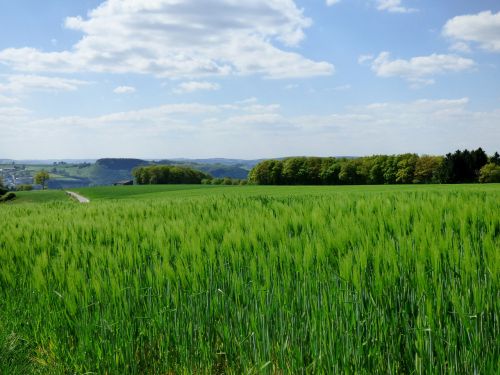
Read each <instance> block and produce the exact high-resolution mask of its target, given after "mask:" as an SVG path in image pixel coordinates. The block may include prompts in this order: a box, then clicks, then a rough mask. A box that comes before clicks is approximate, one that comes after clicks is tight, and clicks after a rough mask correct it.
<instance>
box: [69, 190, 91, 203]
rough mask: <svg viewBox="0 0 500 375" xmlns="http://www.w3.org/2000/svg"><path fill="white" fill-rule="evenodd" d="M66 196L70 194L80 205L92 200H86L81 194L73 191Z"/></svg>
mask: <svg viewBox="0 0 500 375" xmlns="http://www.w3.org/2000/svg"><path fill="white" fill-rule="evenodd" d="M66 194H68V195H69V196H70V197H72V198H75V199H76V200H77V201H78V202H80V203H90V200H89V199H88V198H85V197H84V196H81V195H80V194H77V193H75V192H73V191H67V192H66Z"/></svg>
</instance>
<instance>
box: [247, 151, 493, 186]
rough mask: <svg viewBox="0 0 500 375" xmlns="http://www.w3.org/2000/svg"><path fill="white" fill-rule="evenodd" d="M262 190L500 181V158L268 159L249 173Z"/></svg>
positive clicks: (470, 154) (460, 154) (467, 154)
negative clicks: (272, 186) (279, 187)
mask: <svg viewBox="0 0 500 375" xmlns="http://www.w3.org/2000/svg"><path fill="white" fill-rule="evenodd" d="M249 182H250V183H253V184H258V185H366V184H373V185H377V184H430V183H436V184H439V183H446V184H448V183H449V184H455V183H473V182H500V155H499V154H498V152H496V153H495V154H494V155H493V156H491V157H488V155H487V154H486V153H485V152H484V151H483V150H482V149H481V148H478V149H477V150H472V151H469V150H464V151H461V150H457V151H455V152H454V153H449V154H447V155H445V156H428V155H425V156H419V155H417V154H401V155H374V156H368V157H360V158H333V157H328V158H319V157H291V158H286V159H280V160H265V161H262V162H260V163H259V164H257V165H256V166H255V167H254V168H253V169H252V170H251V171H250V174H249Z"/></svg>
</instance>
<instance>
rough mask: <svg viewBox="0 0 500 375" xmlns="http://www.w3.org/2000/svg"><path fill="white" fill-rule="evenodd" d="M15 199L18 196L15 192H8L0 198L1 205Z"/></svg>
mask: <svg viewBox="0 0 500 375" xmlns="http://www.w3.org/2000/svg"><path fill="white" fill-rule="evenodd" d="M14 199H16V194H14V193H13V192H8V193H7V194H4V195H2V196H0V203H2V202H8V201H11V200H14Z"/></svg>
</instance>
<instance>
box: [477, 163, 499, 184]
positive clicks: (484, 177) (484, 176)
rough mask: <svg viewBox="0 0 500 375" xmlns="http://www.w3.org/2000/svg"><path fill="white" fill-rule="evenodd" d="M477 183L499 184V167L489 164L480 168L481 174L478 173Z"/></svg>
mask: <svg viewBox="0 0 500 375" xmlns="http://www.w3.org/2000/svg"><path fill="white" fill-rule="evenodd" d="M479 182H483V183H492V182H500V165H498V164H494V163H489V164H486V165H485V166H484V167H483V168H481V172H480V173H479Z"/></svg>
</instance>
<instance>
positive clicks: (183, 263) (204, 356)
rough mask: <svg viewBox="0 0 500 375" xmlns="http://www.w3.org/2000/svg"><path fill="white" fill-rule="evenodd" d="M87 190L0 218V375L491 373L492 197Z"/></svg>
mask: <svg viewBox="0 0 500 375" xmlns="http://www.w3.org/2000/svg"><path fill="white" fill-rule="evenodd" d="M78 191H79V192H81V193H82V194H83V195H85V196H87V197H89V198H91V199H93V201H92V202H91V204H90V205H79V204H76V203H74V202H71V201H70V200H69V199H66V200H64V201H60V202H58V203H40V204H30V205H28V204H26V205H5V206H2V207H0V210H2V214H5V217H7V218H9V219H8V220H7V222H6V223H4V225H3V228H2V229H3V230H2V232H1V234H0V264H1V267H2V272H1V273H0V373H9V374H16V373H19V374H21V373H23V374H24V373H42V374H43V373H47V374H57V373H61V374H63V373H86V372H95V373H137V374H139V373H165V374H167V373H180V374H182V373H186V374H187V373H190V374H191V373H235V374H240V373H270V374H272V373H362V374H363V373H365V374H373V373H405V374H406V373H407V374H411V373H415V374H417V373H418V374H420V373H449V374H456V373H485V374H486V373H495V371H497V369H498V368H499V358H500V350H499V344H498V337H499V336H500V326H499V324H498V322H499V309H498V308H499V300H500V299H499V297H500V295H499V276H500V274H499V273H500V252H499V251H498V250H499V249H500V215H499V212H500V186H499V185H488V186H486V185H481V186H480V185H468V186H423V187H420V186H416V187H415V186H412V187H409V186H408V187H407V186H400V187H397V186H396V187H393V186H389V187H387V186H380V187H376V186H375V187H371V186H370V187H256V186H248V187H196V188H193V187H186V186H161V187H156V186H154V187H153V186H146V187H115V188H96V189H94V190H91V189H78ZM32 194H33V193H32ZM118 196H119V197H120V199H116V200H115V199H112V200H109V199H108V198H109V197H113V198H116V197H118Z"/></svg>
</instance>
